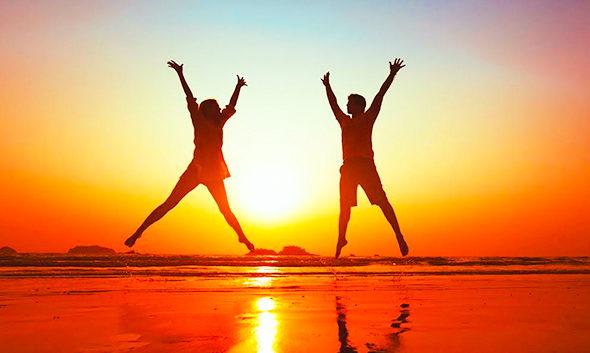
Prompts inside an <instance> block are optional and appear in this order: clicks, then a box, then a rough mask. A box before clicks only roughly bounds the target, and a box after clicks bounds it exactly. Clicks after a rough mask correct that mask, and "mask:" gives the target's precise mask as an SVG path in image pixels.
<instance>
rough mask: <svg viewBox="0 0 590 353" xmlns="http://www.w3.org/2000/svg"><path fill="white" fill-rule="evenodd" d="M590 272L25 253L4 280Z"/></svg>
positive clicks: (550, 264)
mask: <svg viewBox="0 0 590 353" xmlns="http://www.w3.org/2000/svg"><path fill="white" fill-rule="evenodd" d="M527 274H590V257H588V256H584V257H408V258H397V257H378V256H375V257H345V258H341V259H334V258H332V257H323V256H201V255H148V254H142V255H138V254H117V255H112V256H72V255H67V254H20V255H17V256H4V257H0V278H35V277H128V276H166V277H175V276H178V277H280V276H309V275H313V276H346V275H349V276H391V275H394V276H421V275H428V276H436V275H447V276H452V275H527Z"/></svg>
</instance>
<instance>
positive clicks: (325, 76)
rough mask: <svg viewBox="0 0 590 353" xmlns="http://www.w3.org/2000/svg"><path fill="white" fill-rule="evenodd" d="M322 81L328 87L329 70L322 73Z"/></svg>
mask: <svg viewBox="0 0 590 353" xmlns="http://www.w3.org/2000/svg"><path fill="white" fill-rule="evenodd" d="M322 83H323V84H324V86H326V87H330V73H329V72H326V74H325V75H324V78H322Z"/></svg>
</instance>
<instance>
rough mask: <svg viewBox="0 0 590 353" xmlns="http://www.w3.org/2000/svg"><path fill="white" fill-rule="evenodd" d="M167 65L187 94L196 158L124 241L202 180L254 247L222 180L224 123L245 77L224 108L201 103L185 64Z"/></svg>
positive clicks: (240, 235)
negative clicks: (161, 201) (185, 69)
mask: <svg viewBox="0 0 590 353" xmlns="http://www.w3.org/2000/svg"><path fill="white" fill-rule="evenodd" d="M168 66H169V67H171V68H173V69H174V70H175V71H176V73H177V74H178V77H179V78H180V83H181V84H182V88H183V90H184V93H185V94H186V101H187V103H188V110H189V112H190V116H191V120H192V123H193V129H194V134H195V139H194V142H195V150H194V154H193V160H192V161H191V162H190V164H189V165H188V167H187V168H186V170H185V171H184V173H183V174H182V175H181V176H180V179H179V180H178V182H177V183H176V186H175V187H174V189H173V190H172V192H171V193H170V196H168V198H167V199H166V201H164V203H162V204H161V205H160V206H158V207H157V208H156V209H155V210H153V211H152V213H150V215H149V216H148V217H147V218H146V220H145V221H144V222H143V223H142V224H141V226H139V228H138V229H137V230H136V231H135V233H133V235H132V236H130V237H129V238H128V239H127V240H126V241H125V245H127V246H129V247H132V246H133V245H134V244H135V242H136V241H137V239H139V238H140V237H141V235H142V233H143V232H144V231H145V230H146V229H147V228H148V227H149V226H150V225H152V224H153V223H154V222H157V221H158V220H159V219H160V218H162V217H163V216H164V215H165V214H166V213H167V212H168V211H170V210H171V209H173V208H174V207H175V206H176V205H177V204H178V203H179V202H180V200H182V198H183V197H184V196H185V195H186V194H188V193H189V192H190V191H191V190H193V189H194V188H195V187H197V186H198V185H199V184H203V185H205V186H206V187H207V189H208V190H209V192H210V193H211V196H213V198H214V199H215V202H216V203H217V206H218V207H219V210H220V211H221V213H222V214H223V216H224V217H225V220H226V221H227V223H229V225H230V226H231V227H232V228H233V229H234V231H235V232H236V233H237V234H238V240H239V241H240V243H243V244H244V245H246V247H248V249H249V250H250V251H252V250H254V245H253V244H252V243H251V242H250V241H249V240H248V238H246V235H245V234H244V232H243V231H242V227H241V226H240V223H239V222H238V220H237V218H236V216H235V215H234V214H233V212H232V210H231V208H230V207H229V203H228V200H227V194H226V192H225V185H224V182H223V180H224V179H225V178H227V177H229V176H230V174H229V171H228V169H227V166H226V164H225V160H224V158H223V152H222V151H221V147H222V145H223V126H224V125H225V123H226V122H227V120H228V119H229V118H231V116H232V115H234V113H235V112H236V109H235V107H236V103H237V102H238V96H239V95H240V89H241V88H242V87H243V86H246V81H245V80H244V78H243V77H240V76H238V82H237V84H236V88H235V90H234V92H233V94H232V96H231V99H230V101H229V104H228V105H227V106H226V107H225V109H223V110H221V109H220V108H219V105H218V104H217V101H216V100H214V99H207V100H204V101H203V102H201V105H200V106H199V104H198V103H197V99H196V98H195V97H194V96H193V93H192V92H191V89H190V87H189V86H188V84H187V83H186V80H185V79H184V74H183V73H182V68H183V65H179V64H177V63H176V62H174V61H172V60H171V61H168Z"/></svg>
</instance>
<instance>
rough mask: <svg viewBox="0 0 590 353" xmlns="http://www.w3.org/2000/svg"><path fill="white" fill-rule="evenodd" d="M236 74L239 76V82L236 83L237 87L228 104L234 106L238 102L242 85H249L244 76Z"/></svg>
mask: <svg viewBox="0 0 590 353" xmlns="http://www.w3.org/2000/svg"><path fill="white" fill-rule="evenodd" d="M236 76H237V78H238V82H237V83H236V88H234V93H233V94H232V95H231V99H230V100H229V104H228V105H229V106H230V107H232V108H235V107H236V104H238V97H239V96H240V90H241V89H242V87H244V86H248V84H247V83H246V80H245V79H244V78H243V77H240V76H239V75H236Z"/></svg>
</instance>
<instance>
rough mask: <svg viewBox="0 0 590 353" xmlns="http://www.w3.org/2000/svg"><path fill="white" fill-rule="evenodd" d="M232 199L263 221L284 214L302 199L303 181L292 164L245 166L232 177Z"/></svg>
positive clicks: (274, 218)
mask: <svg viewBox="0 0 590 353" xmlns="http://www.w3.org/2000/svg"><path fill="white" fill-rule="evenodd" d="M234 181H235V187H233V190H234V191H235V194H236V196H235V198H236V201H237V202H238V203H239V204H240V205H241V206H242V208H243V209H244V211H245V212H246V213H248V214H249V216H251V217H254V218H257V219H259V220H264V221H274V220H278V219H282V218H285V217H287V216H289V215H291V214H292V213H293V212H295V211H296V210H297V208H298V207H299V205H300V204H301V201H302V197H301V196H302V194H303V191H304V190H303V185H302V183H301V179H300V178H299V175H298V174H297V173H296V169H295V168H290V167H289V166H287V165H276V164H273V165H268V164H261V165H256V166H249V167H248V168H247V169H244V170H243V171H241V172H240V175H238V176H236V177H235V179H234Z"/></svg>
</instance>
